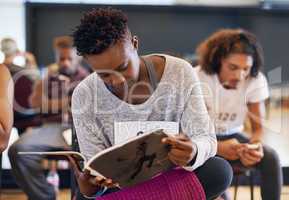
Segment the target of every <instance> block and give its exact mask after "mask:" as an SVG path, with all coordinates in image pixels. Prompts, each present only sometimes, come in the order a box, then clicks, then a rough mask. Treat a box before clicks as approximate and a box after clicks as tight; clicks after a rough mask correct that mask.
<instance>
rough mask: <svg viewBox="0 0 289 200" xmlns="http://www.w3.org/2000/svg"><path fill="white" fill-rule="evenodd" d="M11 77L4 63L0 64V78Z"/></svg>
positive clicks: (2, 79) (3, 79)
mask: <svg viewBox="0 0 289 200" xmlns="http://www.w3.org/2000/svg"><path fill="white" fill-rule="evenodd" d="M10 79H11V74H10V71H9V69H8V68H7V67H6V65H4V64H0V80H1V81H2V82H3V81H9V80H10Z"/></svg>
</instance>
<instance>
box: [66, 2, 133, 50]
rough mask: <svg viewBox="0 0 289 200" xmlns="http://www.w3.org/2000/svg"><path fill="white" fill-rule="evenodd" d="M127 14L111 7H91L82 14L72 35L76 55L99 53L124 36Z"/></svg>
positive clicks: (126, 29) (126, 26)
mask: <svg viewBox="0 0 289 200" xmlns="http://www.w3.org/2000/svg"><path fill="white" fill-rule="evenodd" d="M127 22H128V19H127V16H126V15H125V14H124V13H123V12H122V11H121V10H117V9H113V8H111V7H107V8H97V9H93V10H91V11H89V12H87V13H85V14H84V16H83V17H82V19H81V22H80V25H78V26H77V27H76V28H75V30H74V32H73V34H72V36H73V40H74V46H75V47H76V50H77V53H78V55H81V56H84V55H91V54H100V53H102V52H104V51H105V50H106V49H108V48H109V47H111V46H112V45H114V44H115V43H116V42H117V41H118V40H120V39H123V38H125V37H126V34H127V32H128V25H127Z"/></svg>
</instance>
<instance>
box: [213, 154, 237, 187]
mask: <svg viewBox="0 0 289 200" xmlns="http://www.w3.org/2000/svg"><path fill="white" fill-rule="evenodd" d="M209 162H211V165H212V167H213V169H212V170H214V172H213V173H214V175H215V176H213V177H214V179H215V181H216V184H218V185H219V186H220V187H221V188H222V189H223V190H225V189H227V188H228V187H229V186H230V185H231V182H232V179H233V170H232V167H231V165H230V164H229V162H228V161H226V160H224V159H223V158H219V157H214V159H210V160H209Z"/></svg>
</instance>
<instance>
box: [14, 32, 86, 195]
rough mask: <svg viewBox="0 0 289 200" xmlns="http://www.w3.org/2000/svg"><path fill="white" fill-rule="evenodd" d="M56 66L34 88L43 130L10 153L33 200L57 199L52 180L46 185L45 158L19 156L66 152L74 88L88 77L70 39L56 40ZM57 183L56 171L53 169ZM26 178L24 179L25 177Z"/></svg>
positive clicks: (22, 140)
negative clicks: (66, 134) (58, 150)
mask: <svg viewBox="0 0 289 200" xmlns="http://www.w3.org/2000/svg"><path fill="white" fill-rule="evenodd" d="M54 51H55V61H56V62H55V63H54V64H51V65H50V66H49V67H48V73H47V75H46V76H45V77H44V78H43V79H42V80H40V81H38V82H37V83H36V84H35V87H34V89H33V92H32V95H31V96H30V103H31V106H32V107H33V108H35V109H38V110H40V111H41V113H40V114H41V121H42V123H43V125H42V126H40V127H38V128H33V129H32V130H31V131H30V132H27V133H24V134H23V136H21V137H20V139H19V140H18V141H16V142H15V143H14V144H13V145H12V146H11V147H10V149H9V159H10V162H11V166H12V172H13V175H14V177H15V179H16V182H17V183H18V185H19V186H20V187H21V188H22V189H23V190H24V192H25V193H26V194H27V195H28V197H29V199H30V200H39V199H41V200H51V199H56V193H55V189H56V188H55V185H52V184H51V183H52V182H53V180H52V179H53V177H49V180H50V181H51V182H50V183H48V182H47V179H46V177H45V174H44V171H43V170H42V165H41V161H42V159H43V157H42V156H34V155H32V156H30V155H29V156H23V155H18V152H21V151H50V150H55V149H62V150H66V149H69V148H70V147H69V145H68V144H67V143H66V141H65V139H64V137H63V135H62V132H63V131H64V130H65V129H67V128H68V127H67V126H64V124H66V125H67V124H68V121H70V120H69V104H70V97H71V95H72V91H73V89H74V88H75V86H76V85H77V84H78V83H79V82H80V81H81V80H82V79H83V78H85V77H86V76H87V75H88V72H87V71H85V70H84V69H83V68H82V67H81V66H80V65H79V63H78V62H79V58H78V56H77V55H76V50H75V48H74V47H73V42H72V39H71V38H70V37H68V36H63V37H58V38H56V39H55V40H54ZM52 171H53V173H54V174H50V175H51V176H52V175H53V176H54V178H55V179H57V178H58V177H57V174H56V173H55V171H56V169H52ZM23 174H25V176H23ZM55 184H57V183H55Z"/></svg>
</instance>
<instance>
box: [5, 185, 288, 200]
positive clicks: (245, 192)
mask: <svg viewBox="0 0 289 200" xmlns="http://www.w3.org/2000/svg"><path fill="white" fill-rule="evenodd" d="M230 194H231V196H232V195H233V189H232V188H231V189H230ZM26 199H27V198H26V197H25V195H24V194H23V193H22V192H21V191H20V190H3V191H2V194H1V196H0V200H26ZM237 199H238V200H250V190H249V188H248V187H239V189H238V196H237ZM254 199H255V200H261V198H260V189H259V188H258V187H255V196H254ZM288 199H289V186H286V187H283V190H282V196H281V200H288ZM57 200H70V190H68V189H66V190H61V191H60V192H59V195H58V199H57Z"/></svg>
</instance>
